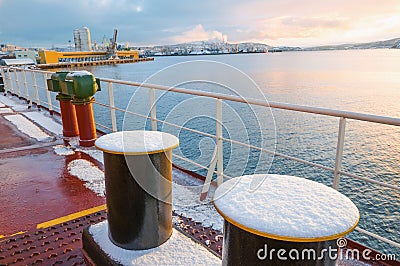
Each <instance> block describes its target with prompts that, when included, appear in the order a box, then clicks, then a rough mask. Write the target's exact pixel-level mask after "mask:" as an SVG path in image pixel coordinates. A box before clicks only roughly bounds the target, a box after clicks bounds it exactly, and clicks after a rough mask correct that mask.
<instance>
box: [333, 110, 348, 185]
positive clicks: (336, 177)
mask: <svg viewBox="0 0 400 266" xmlns="http://www.w3.org/2000/svg"><path fill="white" fill-rule="evenodd" d="M345 130H346V118H344V117H341V118H340V121H339V133H338V142H337V147H336V159H335V171H334V172H333V188H334V189H336V190H337V189H338V188H339V181H340V171H341V170H342V158H343V145H344V135H345Z"/></svg>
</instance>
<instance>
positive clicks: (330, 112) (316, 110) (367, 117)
mask: <svg viewBox="0 0 400 266" xmlns="http://www.w3.org/2000/svg"><path fill="white" fill-rule="evenodd" d="M100 80H101V81H103V82H111V83H115V84H121V85H129V86H134V87H143V88H148V89H157V90H163V91H171V92H177V93H183V94H189V95H194V96H204V97H210V98H215V99H222V100H228V101H233V102H240V103H247V104H253V105H258V106H263V107H270V108H276V109H284V110H290V111H297V112H302V113H311V114H318V115H326V116H333V117H338V118H340V117H344V118H349V119H354V120H359V121H366V122H373V123H379V124H385V125H392V126H400V118H397V117H389V116H379V115H372V114H365V113H358V112H351V111H343V110H336V109H329V108H323V107H314V106H306V105H298V104H291V103H282V102H271V101H268V102H267V101H262V100H257V99H251V98H250V99H243V98H241V97H238V96H233V95H227V94H221V93H213V92H207V91H198V90H192V89H186V88H177V87H168V86H163V85H157V84H147V83H140V82H131V81H124V80H117V79H108V78H100Z"/></svg>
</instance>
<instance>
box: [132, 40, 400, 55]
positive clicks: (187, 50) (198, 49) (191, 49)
mask: <svg viewBox="0 0 400 266" xmlns="http://www.w3.org/2000/svg"><path fill="white" fill-rule="evenodd" d="M133 48H134V49H139V50H140V51H141V54H142V55H145V56H162V55H209V54H232V53H265V52H286V51H324V50H350V49H384V48H396V49H400V38H396V39H391V40H385V41H377V42H368V43H356V44H354V43H353V44H339V45H324V46H315V47H306V48H301V47H296V46H271V45H267V44H264V43H254V42H243V43H228V42H224V41H221V40H213V41H197V42H188V43H180V44H172V45H158V46H153V47H133Z"/></svg>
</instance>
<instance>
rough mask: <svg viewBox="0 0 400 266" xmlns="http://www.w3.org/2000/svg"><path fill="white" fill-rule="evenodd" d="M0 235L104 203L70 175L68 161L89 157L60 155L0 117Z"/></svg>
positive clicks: (87, 158) (51, 143)
mask: <svg viewBox="0 0 400 266" xmlns="http://www.w3.org/2000/svg"><path fill="white" fill-rule="evenodd" d="M0 132H2V137H1V138H0V176H1V178H0V202H1V203H2V204H1V205H2V206H1V208H0V217H1V220H0V235H5V236H6V235H10V234H14V233H17V232H21V231H29V230H32V229H35V228H36V225H37V224H40V223H43V222H46V221H49V220H53V219H56V218H58V217H62V216H65V215H68V214H71V213H75V212H78V211H81V210H85V209H88V208H92V207H95V206H98V205H101V204H104V203H105V199H104V198H102V197H99V196H97V195H96V194H95V193H94V192H92V191H91V190H89V189H87V188H86V187H85V186H83V182H82V181H81V180H79V179H78V178H76V177H74V176H71V175H70V174H69V172H68V170H67V165H68V163H69V162H70V161H71V160H74V159H77V158H80V157H84V159H86V160H92V161H94V160H93V159H92V158H91V157H90V156H88V155H86V154H81V153H78V152H77V153H75V154H73V155H70V156H59V155H57V154H55V153H54V151H53V148H52V146H53V145H55V144H57V142H49V143H43V142H42V143H39V142H38V141H36V140H34V139H32V138H29V137H28V136H26V135H24V134H22V133H20V132H19V131H18V130H17V129H16V127H15V126H14V125H13V124H11V123H9V122H8V121H7V120H5V119H4V118H3V117H2V116H0Z"/></svg>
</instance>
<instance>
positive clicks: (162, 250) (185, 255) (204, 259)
mask: <svg viewBox="0 0 400 266" xmlns="http://www.w3.org/2000/svg"><path fill="white" fill-rule="evenodd" d="M89 233H90V234H92V235H93V238H94V240H95V241H96V243H97V244H98V245H99V246H100V248H101V249H102V250H103V251H104V252H105V253H107V254H108V255H109V256H110V257H111V258H112V259H113V260H115V261H118V262H119V263H120V264H122V265H221V260H220V259H219V258H218V257H217V256H215V255H214V254H212V253H211V252H209V251H208V250H207V249H206V248H205V247H203V246H202V245H200V244H198V243H196V242H194V241H193V240H191V239H190V238H188V237H187V236H185V235H183V234H182V233H180V232H178V231H177V230H175V229H173V232H172V235H171V237H170V239H169V240H168V241H167V242H165V243H164V244H162V245H160V246H158V247H156V248H152V249H147V250H126V249H123V248H120V247H118V246H116V245H114V244H113V243H112V242H111V241H110V238H109V237H108V222H107V221H104V222H101V223H98V224H96V225H93V226H91V227H89Z"/></svg>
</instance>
